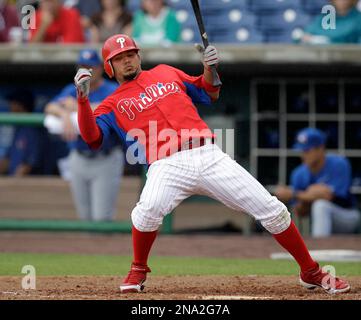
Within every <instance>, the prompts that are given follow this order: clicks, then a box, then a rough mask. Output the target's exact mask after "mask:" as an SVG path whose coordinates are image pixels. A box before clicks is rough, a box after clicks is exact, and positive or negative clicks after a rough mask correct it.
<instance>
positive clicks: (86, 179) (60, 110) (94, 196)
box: [45, 49, 124, 221]
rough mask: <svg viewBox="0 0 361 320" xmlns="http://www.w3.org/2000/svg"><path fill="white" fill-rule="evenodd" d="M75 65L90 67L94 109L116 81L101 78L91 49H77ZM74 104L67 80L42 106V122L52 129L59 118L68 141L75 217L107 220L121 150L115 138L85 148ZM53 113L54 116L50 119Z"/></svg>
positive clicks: (73, 91)
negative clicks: (44, 114)
mask: <svg viewBox="0 0 361 320" xmlns="http://www.w3.org/2000/svg"><path fill="white" fill-rule="evenodd" d="M78 67H83V68H87V69H92V70H93V77H92V80H91V83H90V95H89V100H90V102H91V105H92V108H93V109H95V108H96V106H97V105H98V104H99V103H100V102H101V101H102V100H103V99H105V98H106V97H107V96H108V95H109V94H111V93H112V92H113V91H114V90H116V89H117V87H118V85H117V84H116V83H114V82H111V81H109V80H105V79H103V77H102V74H103V64H102V61H101V59H100V57H99V55H98V53H97V51H95V50H93V49H84V50H82V51H81V52H80V54H79V59H78ZM77 107H78V103H77V100H76V89H75V86H74V84H73V83H71V84H69V85H67V86H66V87H65V88H64V89H63V90H62V91H61V92H60V93H59V95H57V96H56V97H55V98H54V99H53V100H52V101H51V102H50V103H49V104H48V105H47V106H46V107H45V112H46V113H47V114H48V116H47V117H46V119H45V125H46V126H47V128H48V130H49V131H52V130H55V129H56V126H58V122H59V121H60V124H61V127H62V130H63V136H64V138H65V140H66V141H68V142H69V147H70V149H71V152H70V157H69V170H70V186H71V190H72V194H73V198H74V202H75V206H76V209H77V212H78V215H79V217H80V218H81V219H82V220H93V221H107V220H111V219H112V218H113V216H114V213H115V206H116V199H117V195H118V192H119V186H120V180H121V177H122V174H123V167H124V154H123V151H122V149H121V147H120V145H119V142H118V141H117V140H114V141H113V142H112V143H109V144H107V145H105V146H104V147H103V148H102V150H99V151H94V150H91V149H89V147H88V145H87V144H86V143H85V142H84V141H83V140H82V139H81V137H80V135H79V127H78V122H77V120H76V119H77V113H76V111H77ZM54 116H55V117H56V118H55V119H52V118H54ZM49 117H50V120H51V119H52V122H50V121H49ZM56 120H57V121H58V122H57V121H56ZM53 133H55V132H53ZM58 133H60V132H59V131H58Z"/></svg>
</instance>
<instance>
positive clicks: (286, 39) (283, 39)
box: [265, 27, 304, 43]
mask: <svg viewBox="0 0 361 320" xmlns="http://www.w3.org/2000/svg"><path fill="white" fill-rule="evenodd" d="M303 34H304V31H303V29H302V28H297V27H296V28H294V29H288V30H285V31H281V32H275V31H272V32H265V42H267V43H297V42H298V41H299V40H300V39H301V38H302V36H303Z"/></svg>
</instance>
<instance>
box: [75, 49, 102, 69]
mask: <svg viewBox="0 0 361 320" xmlns="http://www.w3.org/2000/svg"><path fill="white" fill-rule="evenodd" d="M77 63H78V64H79V65H84V66H94V67H95V66H100V65H101V64H102V60H100V57H99V54H98V52H97V51H96V50H94V49H84V50H82V51H80V53H79V57H78V62H77Z"/></svg>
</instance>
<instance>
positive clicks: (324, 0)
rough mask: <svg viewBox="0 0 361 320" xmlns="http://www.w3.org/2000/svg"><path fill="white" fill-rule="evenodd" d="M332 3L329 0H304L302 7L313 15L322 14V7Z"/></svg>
mask: <svg viewBox="0 0 361 320" xmlns="http://www.w3.org/2000/svg"><path fill="white" fill-rule="evenodd" d="M328 4H330V1H328V0H303V1H302V9H303V10H304V11H305V12H307V13H308V14H311V15H319V14H321V11H322V7H323V6H325V5H328Z"/></svg>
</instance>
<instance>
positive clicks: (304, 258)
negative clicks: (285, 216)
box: [273, 221, 317, 271]
mask: <svg viewBox="0 0 361 320" xmlns="http://www.w3.org/2000/svg"><path fill="white" fill-rule="evenodd" d="M273 237H274V238H275V239H276V240H277V241H278V243H279V244H280V245H281V246H282V247H283V248H285V249H286V250H287V251H288V252H289V253H290V254H291V255H292V256H293V257H294V258H295V260H296V261H297V263H298V264H299V266H300V268H301V270H302V271H307V270H311V269H314V268H315V267H316V266H317V262H315V261H314V260H313V259H312V257H311V256H310V253H309V252H308V249H307V247H306V244H305V242H304V241H303V239H302V237H301V235H300V233H299V231H298V229H297V227H296V226H295V224H294V223H293V221H291V225H290V226H289V227H288V229H286V230H285V231H283V232H281V233H279V234H273Z"/></svg>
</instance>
